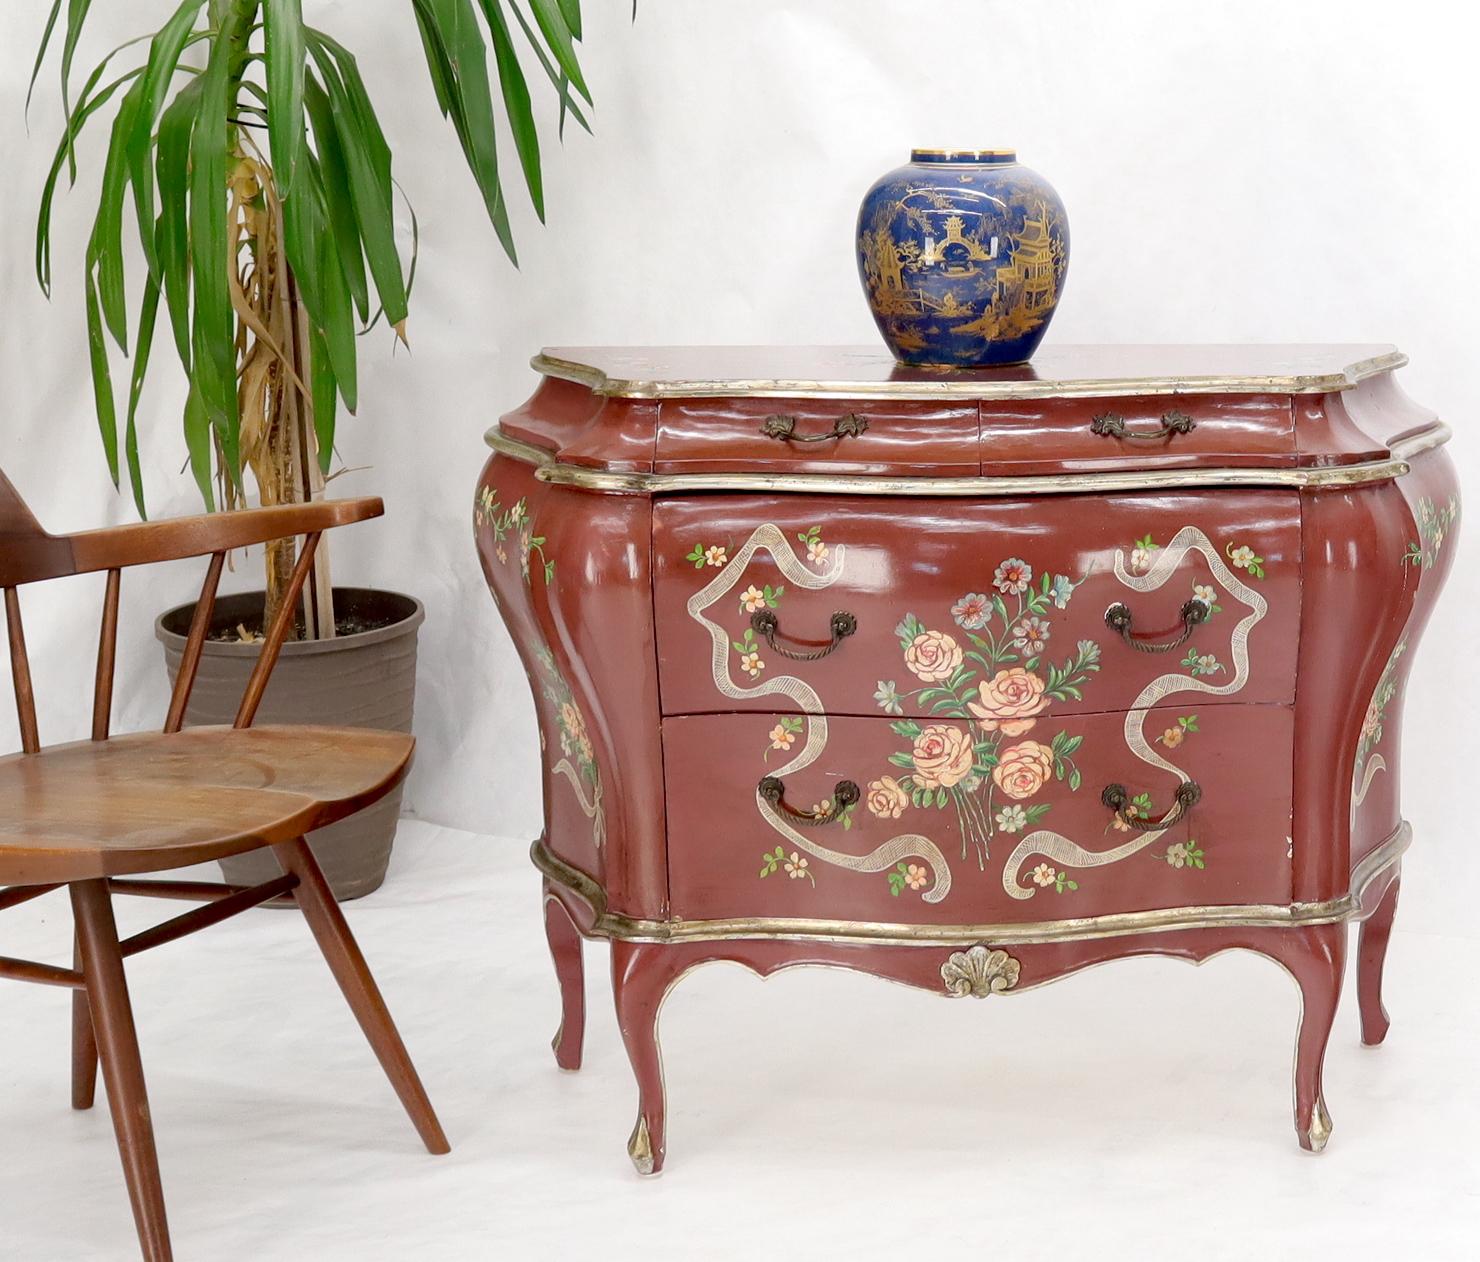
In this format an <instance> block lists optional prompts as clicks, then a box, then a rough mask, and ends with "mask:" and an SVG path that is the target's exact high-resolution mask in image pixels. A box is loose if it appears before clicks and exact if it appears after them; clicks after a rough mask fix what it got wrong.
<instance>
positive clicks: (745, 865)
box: [663, 705, 1293, 925]
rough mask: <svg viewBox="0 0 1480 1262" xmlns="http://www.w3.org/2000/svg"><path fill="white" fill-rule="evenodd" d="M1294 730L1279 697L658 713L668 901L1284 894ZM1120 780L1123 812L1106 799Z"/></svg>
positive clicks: (1163, 898)
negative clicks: (997, 707)
mask: <svg viewBox="0 0 1480 1262" xmlns="http://www.w3.org/2000/svg"><path fill="white" fill-rule="evenodd" d="M1292 741H1293V715H1292V713H1291V711H1290V710H1289V709H1288V708H1287V707H1284V706H1274V705H1269V706H1236V705H1210V706H1206V707H1203V708H1202V709H1201V710H1199V709H1197V708H1196V707H1181V708H1170V707H1168V708H1164V709H1157V710H1151V711H1148V712H1146V713H1145V714H1144V716H1143V717H1142V719H1141V720H1139V721H1138V720H1137V719H1135V718H1134V717H1131V716H1128V715H1126V714H1123V713H1103V714H1082V715H1074V716H1069V717H1065V718H1063V719H1061V720H1041V721H1039V722H1037V723H1035V724H1033V725H1032V726H1031V728H1030V729H1029V730H1026V731H1023V730H1019V731H1016V732H1013V733H1011V734H1009V733H1005V732H1002V731H1000V730H998V731H991V732H986V731H983V730H981V729H980V728H979V727H978V726H977V725H976V724H974V723H970V722H967V721H963V720H960V719H946V720H942V721H940V722H938V723H932V722H930V721H928V720H925V719H919V720H914V719H904V718H900V719H893V720H891V719H888V718H872V717H870V718H834V717H824V716H810V717H809V716H806V715H794V714H769V715H768V714H722V715H693V716H680V717H674V718H669V719H665V720H664V722H663V757H664V775H665V777H666V784H667V799H668V879H669V896H670V901H671V906H672V913H673V915H674V916H675V917H681V918H683V919H685V920H705V919H715V918H729V917H736V916H744V917H782V918H798V917H800V918H807V919H829V920H831V919H837V920H865V921H898V922H903V923H920V924H952V925H957V924H959V925H965V924H997V923H1006V922H1014V923H1017V922H1024V921H1036V920H1060V919H1067V918H1076V917H1081V916H1097V915H1106V914H1112V913H1116V912H1128V911H1143V910H1151V909H1160V908H1169V907H1181V906H1200V905H1205V904H1229V903H1274V904H1284V903H1288V902H1289V900H1290V897H1291V878H1290V859H1289V848H1290V841H1289V835H1290V785H1291V755H1292ZM765 777H774V780H771V781H769V782H768V783H767V784H766V785H765V786H762V784H761V782H762V780H763V778H765ZM1184 778H1186V779H1190V780H1191V781H1193V782H1195V783H1196V785H1197V787H1198V788H1199V789H1200V790H1201V795H1200V797H1198V798H1197V800H1196V801H1195V802H1193V803H1192V804H1191V805H1190V807H1187V808H1186V809H1185V810H1183V811H1182V813H1181V815H1180V817H1179V818H1177V819H1176V820H1175V821H1174V822H1171V823H1169V825H1168V826H1167V827H1166V828H1164V829H1152V830H1151V831H1144V830H1143V829H1142V828H1140V827H1139V825H1142V824H1146V823H1154V822H1160V821H1163V820H1166V819H1167V818H1168V813H1169V812H1171V811H1173V810H1174V809H1175V808H1176V807H1177V801H1176V792H1177V789H1178V786H1179V784H1181V783H1182V781H1183V780H1184ZM847 782H851V783H852V784H854V785H856V786H857V788H858V791H859V792H858V800H857V801H856V802H849V800H848V798H849V794H848V792H847V789H846V783H847ZM1114 784H1119V785H1122V786H1124V789H1125V797H1126V805H1125V806H1124V807H1123V808H1122V809H1121V810H1120V812H1119V816H1120V818H1119V819H1117V813H1116V812H1115V811H1113V810H1112V808H1111V807H1110V806H1108V805H1107V804H1106V803H1105V801H1104V800H1103V796H1102V795H1103V792H1104V790H1105V788H1106V786H1108V785H1114ZM840 785H844V786H845V787H844V788H843V789H842V790H840V789H839V786H840ZM1183 796H1184V797H1187V796H1190V795H1189V794H1187V793H1185V792H1184V795H1183ZM1184 805H1185V804H1184ZM1130 821H1134V822H1133V823H1132V822H1130Z"/></svg>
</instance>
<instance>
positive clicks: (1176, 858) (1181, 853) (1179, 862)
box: [1167, 841, 1187, 868]
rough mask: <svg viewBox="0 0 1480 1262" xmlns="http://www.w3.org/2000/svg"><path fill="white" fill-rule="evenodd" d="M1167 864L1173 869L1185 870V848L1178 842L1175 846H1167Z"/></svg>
mask: <svg viewBox="0 0 1480 1262" xmlns="http://www.w3.org/2000/svg"><path fill="white" fill-rule="evenodd" d="M1167 862H1168V863H1170V864H1171V865H1172V867H1174V868H1185V867H1186V866H1187V847H1186V846H1185V845H1184V844H1183V843H1182V842H1180V841H1179V842H1178V843H1177V844H1176V845H1175V846H1168V847H1167Z"/></svg>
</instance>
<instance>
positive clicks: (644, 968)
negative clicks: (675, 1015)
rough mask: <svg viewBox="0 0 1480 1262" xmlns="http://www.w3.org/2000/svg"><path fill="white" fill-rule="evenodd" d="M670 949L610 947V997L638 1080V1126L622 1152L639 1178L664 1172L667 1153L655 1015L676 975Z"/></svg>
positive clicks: (635, 944) (628, 944)
mask: <svg viewBox="0 0 1480 1262" xmlns="http://www.w3.org/2000/svg"><path fill="white" fill-rule="evenodd" d="M679 954H682V953H681V952H677V951H675V950H674V949H673V948H672V947H667V946H661V945H654V944H652V943H643V942H620V941H614V942H613V943H612V997H613V998H614V999H615V1000H616V1005H617V1025H618V1026H619V1027H620V1028H621V1031H622V1041H623V1042H624V1043H625V1044H626V1045H627V1058H628V1060H630V1061H631V1062H632V1072H633V1074H634V1075H635V1076H636V1078H637V1125H636V1126H635V1127H634V1128H633V1130H632V1138H631V1139H629V1140H628V1141H627V1152H628V1154H629V1155H630V1156H631V1158H632V1164H633V1165H635V1166H636V1167H637V1172H638V1173H639V1174H657V1173H659V1172H660V1171H661V1170H662V1169H663V1158H664V1155H665V1152H666V1149H667V1103H666V1100H665V1098H664V1090H663V1056H662V1052H661V1050H660V1049H659V1047H658V1010H659V1009H660V1008H661V1007H662V1006H663V997H664V995H666V994H667V993H668V987H669V986H670V985H672V983H673V981H674V979H675V978H676V977H677V976H678V972H679V971H681V969H680V968H677V967H675V963H674V959H673V957H674V956H677V955H679Z"/></svg>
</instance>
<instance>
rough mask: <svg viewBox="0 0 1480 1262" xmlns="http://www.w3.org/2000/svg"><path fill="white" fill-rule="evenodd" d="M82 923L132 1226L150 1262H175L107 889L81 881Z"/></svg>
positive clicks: (76, 911)
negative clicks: (130, 1208) (132, 1218)
mask: <svg viewBox="0 0 1480 1262" xmlns="http://www.w3.org/2000/svg"><path fill="white" fill-rule="evenodd" d="M71 893H72V914H73V915H74V916H75V917H76V920H77V946H78V953H79V955H80V956H81V957H82V972H83V976H84V977H85V978H86V981H87V995H88V1007H89V1011H90V1012H91V1018H90V1024H91V1026H92V1028H93V1030H94V1031H95V1033H96V1037H97V1045H98V1053H99V1055H100V1057H101V1059H102V1062H103V1083H104V1085H105V1086H106V1087H107V1088H108V1108H109V1110H110V1112H111V1113H112V1114H113V1129H114V1131H115V1132H116V1133H117V1136H118V1151H119V1153H120V1155H121V1156H122V1157H123V1177H124V1179H125V1181H126V1182H127V1183H128V1194H129V1200H130V1202H131V1203H132V1204H133V1209H134V1225H135V1226H136V1227H137V1228H138V1232H139V1245H140V1247H141V1249H142V1250H143V1253H144V1259H145V1262H170V1259H171V1258H172V1256H173V1255H172V1254H171V1252H170V1233H169V1226H168V1224H167V1223H166V1221H165V1211H164V1189H163V1187H162V1186H161V1184H160V1179H159V1157H158V1155H157V1153H156V1151H155V1147H154V1124H153V1122H152V1120H151V1119H150V1116H149V1096H148V1093H147V1092H146V1091H145V1089H144V1068H143V1065H142V1064H141V1063H140V1061H139V1039H138V1034H137V1032H136V1031H135V1029H134V1013H133V1008H132V1007H131V1006H130V1004H129V997H128V983H127V982H126V981H125V979H124V974H123V954H122V952H121V951H120V950H119V948H118V926H117V924H116V922H115V921H114V919H113V903H112V901H111V899H110V897H109V894H108V884H107V882H106V881H79V882H78V883H77V884H75V885H73V886H72V887H71Z"/></svg>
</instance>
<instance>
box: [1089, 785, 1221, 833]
mask: <svg viewBox="0 0 1480 1262" xmlns="http://www.w3.org/2000/svg"><path fill="white" fill-rule="evenodd" d="M1174 797H1175V798H1176V804H1175V805H1174V806H1173V807H1172V809H1171V810H1169V811H1168V812H1167V813H1166V814H1165V815H1163V816H1162V817H1161V818H1160V819H1157V820H1151V819H1143V818H1142V817H1141V816H1140V815H1139V814H1138V813H1137V811H1136V809H1135V807H1134V806H1132V804H1131V795H1130V794H1129V793H1128V792H1127V791H1126V787H1125V785H1123V784H1107V785H1106V786H1105V787H1104V789H1103V790H1101V792H1100V801H1101V802H1103V803H1104V804H1105V805H1106V806H1108V807H1109V808H1110V809H1111V810H1112V811H1114V812H1115V818H1116V819H1118V820H1119V821H1120V822H1121V823H1122V824H1125V825H1126V826H1127V827H1129V828H1134V829H1136V830H1137V831H1139V832H1143V833H1159V832H1162V831H1163V830H1164V829H1167V828H1170V827H1171V826H1172V825H1173V824H1175V823H1176V822H1177V821H1178V820H1180V819H1183V818H1185V817H1186V815H1187V812H1188V811H1190V810H1191V809H1192V808H1193V807H1194V806H1195V805H1196V804H1197V802H1198V800H1199V799H1200V798H1201V797H1202V786H1201V785H1199V784H1198V782H1197V781H1196V780H1184V781H1182V783H1181V784H1179V785H1178V786H1177V792H1176V793H1175V794H1174Z"/></svg>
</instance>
